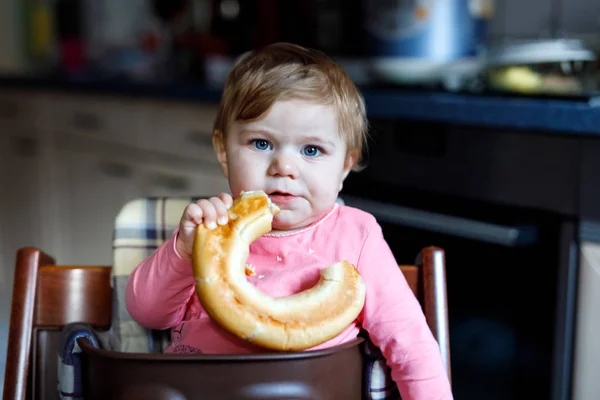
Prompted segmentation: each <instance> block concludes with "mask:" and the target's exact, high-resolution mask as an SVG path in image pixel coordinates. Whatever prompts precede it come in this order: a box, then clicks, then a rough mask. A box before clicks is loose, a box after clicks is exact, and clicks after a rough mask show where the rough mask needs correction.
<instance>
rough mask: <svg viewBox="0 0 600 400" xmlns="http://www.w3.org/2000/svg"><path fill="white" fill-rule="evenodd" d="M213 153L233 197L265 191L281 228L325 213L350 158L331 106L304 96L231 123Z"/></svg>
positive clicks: (304, 223) (297, 225) (300, 224)
mask: <svg viewBox="0 0 600 400" xmlns="http://www.w3.org/2000/svg"><path fill="white" fill-rule="evenodd" d="M217 153H218V154H219V160H220V162H221V165H222V167H223V170H224V172H225V175H226V176H227V178H228V179H229V186H230V189H231V193H232V195H233V196H234V197H237V196H239V194H240V192H241V191H250V190H264V191H265V192H266V193H267V194H269V196H270V197H271V199H272V200H273V202H274V203H276V204H277V205H278V206H279V208H280V209H281V212H280V213H279V214H278V215H277V216H276V217H275V219H274V221H273V229H274V230H281V231H291V230H296V229H300V228H303V227H305V226H307V225H309V224H311V223H313V222H315V221H316V220H317V219H319V218H320V217H321V216H322V215H323V214H324V213H326V212H327V211H328V210H329V209H330V208H331V207H332V206H333V204H334V203H335V200H336V199H337V196H338V193H339V191H340V190H341V186H342V182H343V181H344V178H345V177H346V176H347V174H348V172H349V171H350V168H351V167H352V162H353V159H352V156H351V155H349V154H347V151H346V143H345V141H344V138H343V137H342V136H341V135H339V134H338V121H337V115H336V113H335V111H334V109H333V108H332V107H330V106H323V105H319V104H315V103H311V102H307V101H303V100H286V101H279V102H276V103H275V104H274V105H273V107H271V110H270V111H269V112H268V114H267V115H266V116H265V117H264V118H262V119H261V120H259V121H254V122H248V123H234V124H233V125H232V128H231V131H230V132H228V134H227V138H226V139H225V146H224V147H223V148H222V150H221V151H219V146H217Z"/></svg>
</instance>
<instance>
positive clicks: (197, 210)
mask: <svg viewBox="0 0 600 400" xmlns="http://www.w3.org/2000/svg"><path fill="white" fill-rule="evenodd" d="M202 218H204V212H203V210H202V208H201V207H200V206H199V205H198V204H196V203H191V204H188V206H187V207H186V208H185V210H184V211H183V218H182V222H183V223H185V222H186V221H191V222H193V223H194V224H195V225H200V224H201V223H202Z"/></svg>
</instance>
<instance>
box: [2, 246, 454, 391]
mask: <svg viewBox="0 0 600 400" xmlns="http://www.w3.org/2000/svg"><path fill="white" fill-rule="evenodd" d="M400 268H401V269H402V271H403V272H404V274H405V276H406V279H407V281H408V283H409V285H410V287H411V289H412V290H413V291H414V293H415V294H416V296H417V297H418V299H419V300H420V301H421V304H422V305H423V308H424V312H425V315H426V319H427V322H428V324H429V326H430V328H431V330H432V332H433V334H434V336H435V338H436V340H437V341H438V343H439V345H440V350H441V354H442V357H443V360H444V363H445V365H446V369H447V371H448V375H449V376H450V349H449V342H448V340H449V337H448V315H447V306H446V304H447V299H446V282H445V260H444V252H443V250H442V249H440V248H436V247H426V248H424V249H423V250H422V252H421V253H420V254H419V256H418V257H417V262H416V265H403V266H401V267H400ZM110 275H111V268H110V267H105V266H57V265H55V262H54V260H53V259H52V258H51V257H50V256H48V255H46V254H44V253H43V252H42V251H41V250H39V249H35V248H23V249H20V250H19V251H18V253H17V260H16V269H15V280H14V292H13V299H12V309H11V317H10V318H11V319H10V331H9V338H8V353H7V363H6V375H5V378H4V397H3V399H4V400H17V399H18V400H24V399H25V398H30V399H34V400H38V399H44V400H46V399H59V395H58V392H57V385H56V382H57V354H58V352H59V351H60V347H59V346H60V341H61V331H62V329H63V328H64V327H65V326H67V325H68V324H71V323H76V322H83V323H86V324H89V325H91V326H92V327H93V328H95V329H97V330H99V331H102V330H107V329H109V328H110V321H111V301H112V289H111V283H110ZM359 341H360V340H359ZM80 344H82V347H83V348H84V351H85V348H86V347H89V343H82V342H80ZM88 351H89V349H88ZM92 351H93V352H98V350H97V349H92ZM336 351H338V350H336ZM104 353H106V354H108V357H114V356H115V355H119V354H121V355H122V354H124V353H114V352H108V351H104ZM110 353H112V356H111V355H110ZM339 353H340V354H341V358H340V360H341V362H344V363H345V364H344V367H345V369H346V371H345V372H346V373H347V374H349V375H352V376H353V377H354V378H356V375H357V374H359V373H360V366H359V368H358V369H357V368H356V365H355V366H354V367H353V365H348V364H347V363H348V362H353V363H355V364H356V360H357V355H358V354H359V353H358V352H357V351H354V350H348V346H347V347H346V348H345V349H341V350H340V351H339ZM106 354H105V356H106ZM95 355H96V356H98V354H95ZM167 356H168V355H161V354H149V355H143V354H142V355H140V354H127V355H125V358H129V359H131V358H132V357H133V358H135V357H141V358H144V359H148V358H150V359H154V360H159V359H160V358H161V357H167ZM185 357H186V358H187V359H188V360H189V359H190V357H192V358H193V357H195V356H185ZM198 357H202V356H198ZM338 357H339V355H338ZM171 358H173V356H171ZM84 359H85V358H84ZM84 371H85V369H84ZM204 371H205V372H204V373H210V367H209V368H208V369H205V370H204ZM219 371H221V370H219ZM168 375H169V374H168V373H165V376H167V378H166V379H167V380H168ZM89 379H92V378H90V377H84V379H83V382H86V380H88V382H89ZM194 379H197V377H189V378H188V379H187V380H188V381H189V382H192V383H193V382H194ZM347 380H349V381H352V379H347ZM322 381H323V380H322V379H321V382H318V379H316V381H314V382H312V383H311V384H314V385H317V386H318V385H323V384H325V385H327V384H330V383H331V381H326V382H322ZM161 385H162V386H161ZM352 385H354V389H353V390H356V398H361V389H360V379H357V380H355V381H354V383H353V384H352ZM188 386H189V385H188ZM161 388H162V389H161ZM177 389H178V390H181V393H182V394H183V393H184V392H185V390H186V389H187V390H190V389H189V387H188V388H177ZM130 390H131V391H133V390H134V389H130ZM140 390H141V391H140ZM143 390H144V389H143V387H142V388H140V387H136V388H135V391H136V392H137V393H139V395H140V396H141V395H142V394H143V393H144V392H143ZM170 390H171V391H170ZM173 390H174V389H172V388H171V389H169V387H168V385H167V384H161V382H156V381H153V382H148V387H147V391H146V394H144V396H145V397H144V398H145V399H146V400H151V399H152V398H156V399H169V398H173V399H174V398H182V397H177V395H178V394H177V392H176V391H173ZM195 390H196V391H195V392H194V393H198V392H197V385H196V389H195ZM131 391H130V392H129V394H131V393H132V392H131ZM173 393H175V394H173ZM185 394H186V396H187V397H186V398H192V397H189V392H188V393H185ZM123 395H124V394H123ZM204 395H206V393H204ZM338 395H339V394H338ZM148 396H150V397H148ZM172 396H175V397H172ZM129 398H130V399H131V398H133V397H129ZM247 398H254V397H247ZM331 398H336V397H331Z"/></svg>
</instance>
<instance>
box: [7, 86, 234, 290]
mask: <svg viewBox="0 0 600 400" xmlns="http://www.w3.org/2000/svg"><path fill="white" fill-rule="evenodd" d="M215 116H216V107H215V105H214V104H210V105H191V104H184V103H175V102H173V103H168V104H167V103H162V102H156V103H154V102H151V101H144V100H139V99H125V98H120V97H101V96H86V95H76V94H61V95H58V96H51V95H50V93H44V92H34V91H31V92H12V93H11V92H3V93H2V94H0V138H1V140H2V141H1V142H0V144H1V145H2V146H1V148H2V150H0V167H1V168H2V172H1V176H0V183H1V184H2V187H3V188H5V189H7V190H5V192H7V193H8V194H7V195H6V196H4V199H3V200H2V203H1V204H2V207H1V211H0V215H2V228H1V229H0V237H1V243H0V249H1V250H0V254H1V255H2V258H1V260H2V263H3V267H2V268H1V270H0V282H5V283H8V284H10V285H12V274H13V264H14V254H15V252H16V250H17V249H18V248H19V247H21V246H25V245H32V246H38V247H41V248H43V249H44V250H46V251H48V252H50V253H51V254H52V255H53V256H54V257H56V260H57V262H59V263H61V264H108V265H110V264H111V262H112V250H111V242H112V231H113V226H114V220H115V217H116V216H117V214H118V213H119V211H120V209H121V208H122V207H123V206H124V205H125V204H126V203H127V202H128V201H130V200H133V199H135V198H138V197H144V196H154V197H158V196H182V197H183V196H185V197H191V196H204V195H213V194H216V193H218V192H221V191H227V190H228V185H227V180H226V179H225V177H224V176H223V174H222V172H221V170H220V167H219V166H218V164H217V160H216V157H215V156H214V153H213V150H212V145H211V141H210V138H211V131H212V124H213V122H214V117H215ZM3 191H4V190H3Z"/></svg>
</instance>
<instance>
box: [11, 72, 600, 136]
mask: <svg viewBox="0 0 600 400" xmlns="http://www.w3.org/2000/svg"><path fill="white" fill-rule="evenodd" d="M9 87H10V88H20V89H37V90H55V91H61V92H77V93H88V94H103V95H125V96H137V97H143V98H156V99H171V100H177V101H189V102H218V101H219V99H220V97H221V91H220V90H219V89H218V88H209V87H206V86H205V85H202V84H200V83H185V82H184V83H148V82H133V81H121V80H118V81H106V80H100V79H77V80H76V79H64V78H31V77H6V76H5V77H0V88H9ZM0 90H1V89H0ZM361 90H362V92H363V95H364V96H365V101H366V104H367V110H368V114H369V117H370V118H389V119H413V120H427V121H436V122H442V123H449V124H460V125H472V126H480V127H494V128H501V129H502V128H504V129H512V130H515V129H517V130H519V129H523V130H528V131H541V132H545V133H557V134H570V135H585V136H599V137H600V96H590V97H578V98H550V97H548V98H542V97H525V96H507V95H495V94H466V93H465V94H463V93H448V92H442V91H426V90H405V89H398V88H374V87H366V88H365V87H363V88H361Z"/></svg>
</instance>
